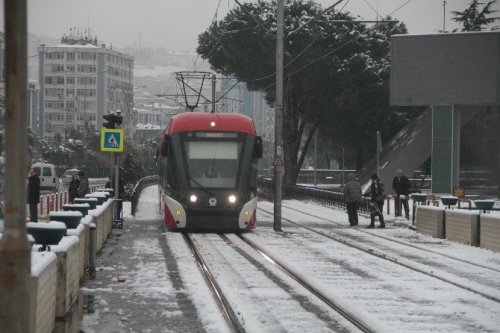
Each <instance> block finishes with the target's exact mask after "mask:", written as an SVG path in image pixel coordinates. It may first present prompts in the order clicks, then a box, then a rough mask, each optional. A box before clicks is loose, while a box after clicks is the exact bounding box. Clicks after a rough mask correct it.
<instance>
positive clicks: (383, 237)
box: [283, 205, 500, 273]
mask: <svg viewBox="0 0 500 333" xmlns="http://www.w3.org/2000/svg"><path fill="white" fill-rule="evenodd" d="M283 207H284V208H286V209H290V210H293V211H296V212H299V213H302V214H305V215H309V216H312V217H314V218H317V219H320V220H323V221H325V222H329V223H333V224H335V225H338V226H340V227H342V228H344V229H349V230H356V231H358V232H361V233H364V234H367V235H370V236H374V237H378V238H381V239H384V240H387V241H390V242H393V243H397V244H400V245H405V246H408V247H412V248H414V249H417V250H421V251H425V252H428V253H432V254H437V255H440V256H442V257H446V258H449V259H453V260H456V261H460V262H463V263H465V264H469V265H473V266H476V267H480V268H484V269H488V270H491V271H495V272H498V273H500V269H496V268H493V267H490V266H487V265H482V264H478V263H475V262H472V261H470V260H465V259H462V258H458V257H455V256H452V255H449V254H445V253H441V252H436V251H432V250H429V249H426V248H424V247H422V246H418V245H414V244H411V243H408V242H405V241H400V240H397V239H394V238H391V237H386V236H383V235H378V234H374V233H371V232H369V231H366V230H362V229H357V228H349V227H347V226H345V225H343V224H341V223H338V222H335V221H332V220H328V219H326V218H324V217H321V216H317V215H314V214H311V213H304V212H301V211H300V210H298V209H295V208H292V207H288V206H286V205H285V206H283Z"/></svg>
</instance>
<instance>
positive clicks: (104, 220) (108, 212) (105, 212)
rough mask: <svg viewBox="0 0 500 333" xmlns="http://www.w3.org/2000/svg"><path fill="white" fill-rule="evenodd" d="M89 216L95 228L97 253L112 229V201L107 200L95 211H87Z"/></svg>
mask: <svg viewBox="0 0 500 333" xmlns="http://www.w3.org/2000/svg"><path fill="white" fill-rule="evenodd" d="M89 215H90V216H92V223H94V224H95V225H96V227H97V251H99V250H100V249H101V248H102V246H103V245H104V242H105V241H106V239H107V238H108V235H109V233H110V232H111V229H112V227H113V200H112V199H108V200H107V201H105V202H104V203H103V204H102V205H98V206H97V208H96V209H93V210H90V211H89Z"/></svg>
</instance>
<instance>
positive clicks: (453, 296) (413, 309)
mask: <svg viewBox="0 0 500 333" xmlns="http://www.w3.org/2000/svg"><path fill="white" fill-rule="evenodd" d="M261 204H262V203H259V205H261ZM261 206H263V205H261ZM264 206H265V205H264ZM309 211H313V210H311V209H310V208H309ZM314 212H315V213H318V211H317V210H314ZM284 213H285V214H284V217H287V218H288V217H290V216H285V215H287V214H293V215H294V217H295V219H296V218H297V216H298V214H297V212H291V211H290V210H288V211H287V210H286V209H284ZM265 216H266V217H269V215H267V214H265ZM261 218H262V216H261ZM319 222H320V221H318V225H319ZM321 223H322V224H323V225H325V222H324V221H321ZM286 231H287V232H286V233H284V234H276V233H273V232H271V231H270V230H266V229H264V228H260V229H258V230H257V231H256V232H255V233H252V234H246V235H245V236H244V237H248V238H249V239H250V240H251V241H252V242H255V243H256V244H258V245H259V246H261V247H263V248H264V249H265V250H266V251H269V252H270V253H274V254H275V256H276V257H277V258H278V259H279V260H280V261H281V262H284V263H286V265H287V266H291V267H293V268H294V270H297V271H302V272H303V273H304V274H305V275H306V276H307V278H308V279H310V280H311V281H312V282H315V283H316V285H318V286H322V287H323V288H324V289H325V292H328V290H334V291H335V293H337V294H341V295H342V298H343V299H344V300H346V301H348V302H350V303H353V304H355V306H357V307H360V308H362V309H364V310H365V311H366V312H367V313H369V314H371V315H373V316H376V317H377V318H379V319H380V320H382V321H384V322H385V323H386V324H387V325H388V326H391V327H393V329H395V330H399V331H405V332H406V331H408V332H411V331H432V332H449V331H469V332H470V331H474V332H476V331H496V330H497V329H498V327H500V317H499V316H498V313H500V304H499V303H498V302H494V301H491V300H488V299H485V298H484V297H482V296H479V295H477V294H473V293H471V292H468V291H465V290H463V289H460V288H457V287H455V286H452V285H450V284H448V283H445V282H442V281H439V280H436V279H434V278H432V277H429V276H426V275H424V274H421V273H418V272H415V271H412V270H410V269H408V268H404V267H401V266H399V265H397V264H395V263H392V262H388V261H386V260H382V259H380V258H377V257H374V256H372V255H370V254H368V253H365V252H362V251H359V250H356V249H353V248H352V247H348V246H346V245H344V244H341V243H338V242H335V241H332V240H331V239H328V238H326V237H324V236H320V235H317V234H314V233H312V232H310V231H307V230H304V229H301V228H286Z"/></svg>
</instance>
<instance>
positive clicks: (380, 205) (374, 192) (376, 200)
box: [364, 173, 385, 228]
mask: <svg viewBox="0 0 500 333" xmlns="http://www.w3.org/2000/svg"><path fill="white" fill-rule="evenodd" d="M371 179H372V183H371V185H370V188H368V190H367V191H366V192H365V194H364V196H369V197H370V225H369V226H368V228H375V216H378V219H379V221H380V226H379V228H385V222H384V213H383V212H384V199H385V190H384V184H383V183H382V182H381V181H380V179H379V178H378V175H377V174H376V173H374V174H373V175H372V177H371Z"/></svg>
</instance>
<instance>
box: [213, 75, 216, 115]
mask: <svg viewBox="0 0 500 333" xmlns="http://www.w3.org/2000/svg"><path fill="white" fill-rule="evenodd" d="M216 82H217V78H216V77H215V74H212V113H215V83H216Z"/></svg>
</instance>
